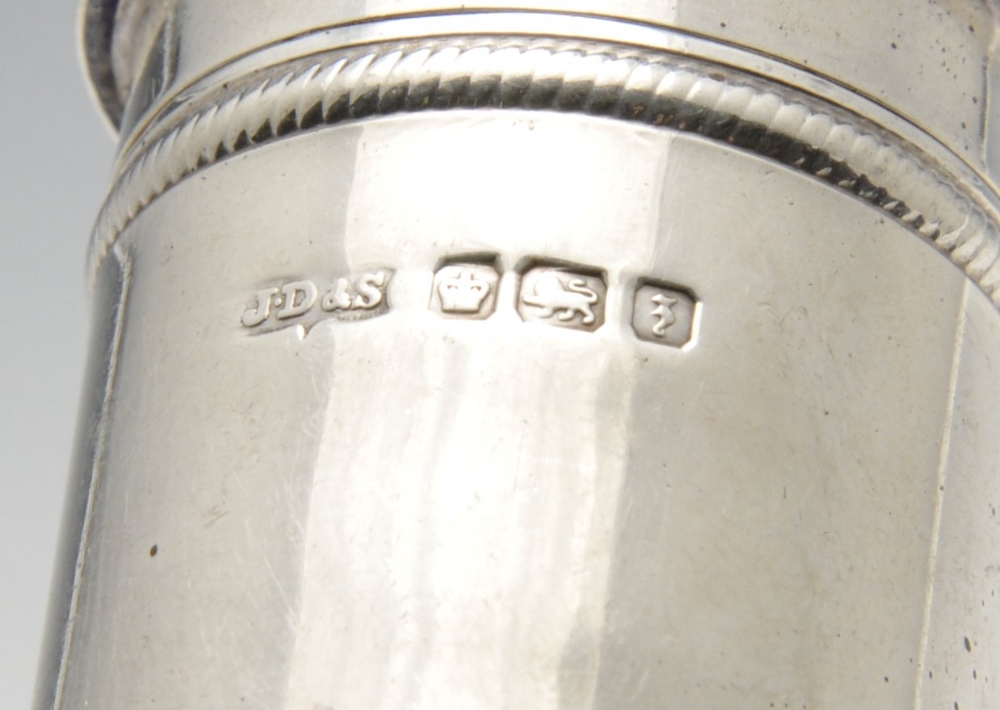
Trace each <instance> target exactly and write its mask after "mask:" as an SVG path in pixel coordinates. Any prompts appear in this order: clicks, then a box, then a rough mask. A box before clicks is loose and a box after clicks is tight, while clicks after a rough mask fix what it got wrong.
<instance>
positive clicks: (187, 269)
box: [37, 0, 1000, 710]
mask: <svg viewBox="0 0 1000 710" xmlns="http://www.w3.org/2000/svg"><path fill="white" fill-rule="evenodd" d="M690 5H691V4H690V3H673V4H670V7H669V8H668V7H667V4H666V3H635V2H620V3H603V4H602V5H601V8H600V12H601V13H602V14H603V15H606V17H599V16H596V15H595V14H594V13H595V12H596V11H597V8H595V7H593V6H592V4H588V3H587V2H582V1H581V2H578V3H562V4H558V5H556V4H553V5H552V6H549V5H545V6H542V5H539V4H537V3H524V4H522V5H521V6H519V7H511V8H507V11H502V12H501V11H493V10H490V11H483V12H468V11H460V10H461V8H457V7H453V6H440V7H439V6H432V5H418V4H415V3H414V4H412V5H411V4H406V7H404V6H403V4H400V3H393V4H391V7H389V6H388V5H387V6H382V4H380V3H377V2H373V3H339V4H335V3H301V4H299V5H298V6H297V7H296V8H295V9H289V8H288V7H287V6H285V5H281V6H280V7H279V6H278V4H276V3H267V2H255V3H243V4H241V5H240V9H239V11H236V10H235V6H234V5H233V4H231V3H227V2H222V1H221V0H220V1H218V2H201V3H193V2H186V1H185V0H178V1H177V2H176V3H175V4H173V5H171V6H169V10H168V11H167V12H165V15H164V16H163V17H161V18H160V19H155V20H154V19H149V18H153V17H154V15H151V14H143V8H144V7H146V6H147V3H144V2H142V1H141V0H134V1H133V2H131V3H126V6H129V7H126V6H122V8H118V9H117V10H115V12H117V13H118V16H119V20H120V22H122V27H128V28H131V29H129V30H128V31H129V32H131V33H133V34H134V35H135V37H134V38H133V40H132V41H131V42H129V41H126V40H122V41H123V42H124V44H121V45H116V41H112V42H111V45H110V46H109V47H108V48H107V49H106V51H105V50H100V48H97V50H95V51H96V52H97V54H98V55H100V54H101V52H104V55H102V56H106V57H107V58H108V59H107V61H108V62H110V63H111V64H112V65H113V64H114V62H115V61H118V62H119V63H122V62H124V63H125V64H126V65H128V66H131V67H133V69H134V67H137V66H144V67H145V68H144V69H143V70H142V71H141V72H139V71H137V72H136V74H135V75H134V77H133V78H127V77H125V75H124V73H123V72H117V73H115V72H113V73H114V80H113V84H114V86H115V87H116V88H115V92H117V94H116V95H120V94H121V93H125V94H126V96H125V97H124V100H122V101H121V102H120V104H113V103H112V104H109V101H108V100H107V99H106V98H105V100H104V103H105V106H106V107H108V106H109V105H112V106H114V105H117V106H118V107H119V110H121V111H123V113H122V114H121V121H120V122H121V125H122V126H124V134H123V136H122V143H121V153H120V157H119V161H118V164H117V166H116V168H115V184H114V186H113V187H112V189H111V192H110V194H109V197H108V200H107V202H106V204H105V205H104V207H103V209H102V211H101V215H100V217H99V219H98V223H97V227H96V228H95V232H94V235H93V241H92V252H91V271H92V273H93V274H94V283H95V288H96V291H95V293H96V294H97V298H96V303H95V307H96V308H97V310H98V313H100V314H101V315H102V317H101V318H99V319H98V332H97V333H96V334H95V338H94V348H95V356H94V366H93V370H92V371H93V373H94V385H93V388H92V392H91V395H90V396H89V398H88V399H87V401H86V403H85V409H84V411H85V422H87V427H86V428H85V430H84V441H85V446H84V447H83V452H84V453H83V454H81V456H80V461H79V470H78V471H77V472H76V473H75V474H74V485H75V486H78V490H79V493H78V494H77V495H76V496H75V497H71V508H70V515H69V517H68V522H67V527H66V546H65V549H66V554H67V557H68V560H67V562H66V564H65V566H64V568H63V571H64V579H63V581H62V582H61V583H60V584H59V585H57V588H56V593H55V595H54V602H53V610H54V611H53V615H52V619H53V622H52V624H53V626H52V629H53V631H52V634H51V639H50V640H51V644H50V649H49V651H48V653H47V655H46V656H45V658H44V660H43V667H42V674H41V676H40V680H39V694H38V704H37V707H38V708H39V710H42V709H45V710H49V709H50V708H59V709H64V708H76V707H99V708H107V709H109V710H117V709H119V708H121V709H124V708H147V707H148V708H154V707H155V708H178V709H179V708H202V707H204V708H213V709H214V708H238V707H261V708H271V709H275V710H276V709H279V708H280V709H282V710H330V709H332V708H337V709H338V710H341V709H346V708H357V709H362V708H363V709H365V710H368V709H370V708H386V709H389V708H496V709H497V710H499V709H501V708H504V709H508V708H509V709H513V708H526V707H530V708H551V709H553V710H554V709H556V708H593V709H595V710H596V709H601V710H612V709H613V710H618V709H619V708H662V707H668V708H691V707H704V708H733V709H744V708H745V709H747V710H750V709H751V708H761V707H763V708H767V707H779V708H780V707H789V708H804V709H806V708H808V709H809V710H813V709H821V708H822V709H825V708H830V709H833V708H836V709H840V708H871V709H872V710H876V709H877V710H885V709H887V708H891V709H897V708H898V709H900V710H902V709H904V708H905V709H907V710H910V709H914V708H927V709H928V710H929V709H930V708H936V707H960V708H982V709H987V708H993V707H995V706H996V705H997V703H998V701H1000V691H997V690H995V688H997V687H998V683H1000V639H998V638H997V636H998V627H997V614H998V613H1000V599H998V598H997V597H996V592H997V589H998V586H1000V566H998V565H997V555H998V553H997V551H996V550H997V542H998V541H1000V540H998V538H1000V519H998V518H997V512H996V509H997V506H998V505H1000V476H998V475H997V474H998V468H1000V410H998V405H1000V377H997V370H996V368H997V356H998V353H1000V312H998V307H1000V231H998V204H1000V203H998V196H997V193H996V191H995V190H994V189H993V187H992V177H991V176H992V175H994V174H995V171H996V169H997V167H998V166H997V165H996V164H995V161H993V160H991V159H990V157H989V151H988V148H989V145H990V137H991V135H990V132H989V130H988V123H989V111H990V109H989V108H988V107H986V106H985V105H986V103H987V101H986V98H987V94H986V93H978V94H976V97H977V102H978V101H979V100H982V101H983V105H980V107H979V108H978V109H976V111H969V110H968V107H967V106H966V105H965V104H964V103H962V102H959V101H957V100H956V101H950V102H941V101H936V102H934V103H933V104H932V103H931V102H925V101H924V97H923V95H922V94H921V92H920V91H903V90H902V89H901V87H900V86H899V85H898V82H897V81H896V79H898V75H897V74H894V71H902V68H901V67H900V66H898V65H896V64H895V62H896V60H895V59H894V58H892V57H893V54H892V52H894V51H895V50H893V49H892V48H884V47H883V49H882V51H881V52H880V53H879V54H878V56H879V57H880V58H881V57H883V56H884V57H885V60H884V61H883V62H882V63H881V64H879V65H878V66H877V67H875V66H872V65H871V62H866V61H864V57H862V56H860V55H859V54H858V52H857V51H846V50H845V48H844V47H843V46H842V45H841V44H840V43H838V42H834V41H833V39H832V37H833V36H835V35H836V33H837V32H839V31H840V29H842V28H844V27H852V28H855V29H856V30H857V31H858V32H859V33H860V34H859V36H858V37H853V36H852V37H851V38H850V42H851V43H857V42H858V41H861V39H865V38H871V37H877V38H878V39H879V42H881V43H882V44H886V43H890V42H891V43H895V44H896V45H897V48H896V49H899V47H909V46H910V44H909V43H911V42H913V43H916V42H918V40H919V41H921V42H922V41H923V40H926V39H928V38H936V40H937V41H938V45H939V46H945V47H948V46H952V45H953V44H954V43H956V42H958V40H957V37H958V36H959V34H958V29H961V33H962V34H961V37H962V38H963V43H961V47H962V50H963V51H964V52H967V53H968V54H967V56H968V57H974V56H979V55H982V57H983V58H986V59H988V56H989V54H990V50H989V49H988V48H989V47H991V46H992V42H993V38H994V36H995V34H996V25H995V22H994V19H993V15H992V14H991V13H992V7H991V6H989V5H986V4H983V3H977V2H965V3H959V2H943V1H942V2H940V3H928V4H927V7H923V6H921V8H920V9H919V10H914V11H913V12H912V15H911V16H908V17H907V18H906V19H905V20H900V21H899V22H900V23H901V24H900V25H899V26H900V28H903V29H905V30H906V33H905V34H904V35H902V36H900V37H896V35H895V34H893V33H891V32H889V31H888V29H887V28H886V27H885V26H884V25H883V26H879V24H878V19H879V17H881V14H882V13H883V12H885V11H886V10H885V9H884V8H890V9H891V10H892V11H894V12H895V11H896V10H898V9H899V8H896V6H895V4H894V3H887V4H884V5H883V4H880V5H879V6H877V7H876V6H872V7H870V8H868V9H867V10H864V11H855V10H851V11H846V12H845V11H843V10H842V9H838V8H834V7H832V6H830V5H822V4H819V3H817V4H816V5H815V7H812V6H810V9H811V10H812V12H811V13H800V10H799V9H793V7H792V6H791V5H790V4H788V3H778V2H761V3H756V4H754V7H755V12H756V13H757V15H758V16H759V17H760V18H764V19H767V18H769V17H774V16H776V13H778V12H779V11H782V9H783V11H784V12H786V13H788V21H789V22H791V21H792V20H796V21H797V22H798V24H795V25H790V26H789V31H787V32H785V33H784V34H781V33H778V34H775V32H774V30H773V27H772V26H771V25H769V24H766V23H765V24H766V26H765V25H761V24H759V23H758V24H757V25H753V27H756V29H751V28H750V26H749V25H744V23H746V22H749V17H750V16H749V15H748V14H746V13H749V12H750V11H749V10H748V9H743V10H738V9H736V8H734V7H730V5H731V3H729V2H725V3H713V2H700V3H698V8H697V9H696V8H694V7H692V6H690ZM89 7H90V8H91V15H92V16H93V17H99V16H100V13H98V10H100V9H102V8H103V10H104V11H105V15H104V17H105V18H107V17H113V16H114V15H115V12H110V11H111V10H112V9H113V8H111V6H110V5H102V4H101V3H93V4H91V5H90V6H89ZM149 7H151V6H149ZM794 7H795V8H802V7H805V4H800V5H795V6H794ZM928 8H932V9H930V10H929V9H928ZM224 9H228V10H229V12H230V14H229V15H227V17H228V18H229V19H230V21H229V22H222V21H221V20H220V19H219V18H220V17H221V15H215V14H213V13H219V12H222V11H223V10H224ZM251 10H254V12H251ZM430 10H435V11H440V12H439V13H438V14H435V15H429V14H427V13H428V12H429V11H430ZM466 10H468V8H467V7H466ZM109 12H110V14H108V13H109ZM95 13H96V14H95ZM556 13H564V14H562V15H557V14H556ZM739 13H743V14H739ZM949 13H951V14H949ZM390 14H392V15H399V16H393V17H389V16H387V15H390ZM404 15H405V16H404ZM938 15H940V17H939V16H938ZM126 17H127V18H132V19H130V20H127V21H126V19H123V18H126ZM946 17H950V18H952V19H946ZM143 18H147V19H145V20H144V19H143ZM234 18H235V19H234ZM720 18H721V19H720ZM726 18H729V19H726ZM109 21H110V20H107V19H104V20H100V21H97V20H95V21H94V22H91V23H89V24H88V25H87V27H88V28H89V29H88V31H89V32H91V33H93V32H94V31H95V29H94V28H95V27H101V26H103V25H101V22H105V23H106V22H109ZM95 22H96V24H95ZM352 23H353V24H352ZM710 24H711V25H712V29H711V31H709V25H710ZM654 25H655V26H654ZM557 27H560V28H561V29H558V30H556V29H555V28H557ZM792 27H794V29H795V31H794V32H793V31H790V30H791V29H792ZM435 28H436V29H435ZM838 28H840V29H838ZM862 29H863V30H864V32H861V30H862ZM724 30H731V31H732V32H733V33H734V36H735V37H738V38H741V39H740V40H739V41H734V39H733V38H732V37H730V38H728V39H724V38H723V36H722V35H723V31H724ZM124 31H125V30H123V29H120V28H118V29H116V32H124ZM831 33H833V34H831ZM111 34H112V36H113V35H114V34H115V32H112V33H111ZM153 36H155V37H158V38H160V39H158V40H157V41H155V42H152V44H149V43H147V42H146V41H145V39H142V38H148V37H153ZM893 37H895V39H893ZM209 38H211V40H209ZM167 45H169V46H167ZM852 46H853V45H852ZM806 48H807V49H808V52H809V53H808V56H807V57H802V56H801V52H802V51H803V50H804V49H806ZM855 49H857V47H855ZM98 50H100V51H98ZM909 51H911V50H910V49H905V50H904V52H903V53H904V54H905V53H906V52H909ZM977 53H978V55H977ZM132 55H134V56H132ZM129 56H132V61H131V63H130V62H128V61H125V58H128V57H129ZM910 56H912V55H910ZM956 56H957V55H956ZM963 56H966V55H963ZM114 57H118V59H114ZM807 60H808V61H807ZM820 60H822V62H821V61H820ZM100 61H104V60H95V59H94V58H93V57H92V58H91V60H90V62H91V72H92V75H95V66H98V64H99V63H100ZM814 61H815V62H817V63H820V64H822V66H821V67H819V68H816V69H815V72H816V73H812V72H813V70H814V67H813V62H814ZM925 63H926V64H927V65H928V66H929V62H925ZM987 63H988V62H987ZM949 66H950V65H949ZM985 66H986V64H983V63H982V62H979V63H975V64H973V63H971V62H970V65H969V67H968V70H967V71H965V72H958V71H957V70H955V71H956V73H958V77H957V78H955V79H954V81H952V80H951V79H949V80H948V81H947V82H945V81H943V80H942V81H941V82H940V84H939V85H938V89H939V94H938V98H939V99H940V97H941V96H942V95H945V94H946V93H947V92H958V93H961V92H962V91H964V90H966V88H967V87H968V86H973V85H975V86H978V87H979V88H980V89H983V90H984V91H985V89H986V87H985V85H983V84H982V83H981V82H982V80H983V78H984V76H985V74H984V73H983V72H984V67H985ZM916 69H917V67H914V66H911V67H910V68H909V69H908V71H909V72H911V74H907V75H906V76H909V77H910V78H911V79H914V77H916V76H917V74H916V73H913V72H915V71H916ZM876 70H877V71H876ZM123 71H124V70H123ZM936 71H937V69H934V71H933V72H932V71H931V70H930V69H927V72H926V74H927V80H928V81H937V80H936V79H934V77H935V76H937V74H935V73H934V72H936ZM95 76H96V75H95ZM130 76H131V75H130ZM154 79H155V81H154ZM914 80H915V79H914ZM100 81H101V80H100V79H99V83H98V93H100V94H102V96H104V95H108V92H107V87H108V86H111V84H107V83H105V84H101V83H100ZM102 87H103V88H102ZM122 87H124V89H123V88H122ZM963 87H966V88H963ZM941 92H944V93H941ZM950 95H952V96H957V95H958V94H950ZM977 105H979V104H978V103H977ZM973 113H975V114H976V115H978V116H979V118H978V119H977V120H978V123H975V124H969V123H966V125H965V126H964V127H963V128H962V129H957V128H955V126H953V125H952V123H951V122H952V121H953V120H954V121H958V122H961V121H962V120H965V119H968V118H969V116H971V115H972V114H973ZM970 125H971V126H972V128H969V126H970ZM962 131H965V132H966V133H962ZM969 136H972V137H973V138H974V139H973V140H969V141H966V140H965V137H969Z"/></svg>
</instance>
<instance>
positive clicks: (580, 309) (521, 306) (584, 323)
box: [517, 266, 607, 332]
mask: <svg viewBox="0 0 1000 710" xmlns="http://www.w3.org/2000/svg"><path fill="white" fill-rule="evenodd" d="M606 296H607V286H606V285H605V283H604V279H603V278H602V277H601V276H598V275H596V273H594V272H590V273H584V272H583V271H581V272H577V271H575V270H571V269H569V268H563V267H561V266H559V267H556V266H536V267H534V268H531V269H529V270H528V271H526V272H525V273H524V275H523V276H522V278H521V294H520V296H519V298H518V302H517V312H518V313H519V314H520V316H521V318H522V319H523V320H526V321H530V320H540V321H544V322H546V323H549V324H550V325H556V326H561V327H563V328H574V329H576V330H585V331H591V332H592V331H595V330H597V329H598V328H600V327H601V325H602V324H603V323H604V302H605V300H606Z"/></svg>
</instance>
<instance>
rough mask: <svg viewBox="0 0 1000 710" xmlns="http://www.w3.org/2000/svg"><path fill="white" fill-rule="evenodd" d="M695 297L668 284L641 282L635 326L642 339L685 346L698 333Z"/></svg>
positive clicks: (637, 296) (633, 321) (633, 313)
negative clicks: (696, 328) (696, 329)
mask: <svg viewBox="0 0 1000 710" xmlns="http://www.w3.org/2000/svg"><path fill="white" fill-rule="evenodd" d="M695 308H696V302H695V299H694V298H693V297H692V296H691V295H690V294H689V293H686V292H684V291H681V290H679V289H677V288H675V287H672V286H668V285H666V284H657V283H652V282H645V283H643V282H640V284H639V287H638V288H637V289H636V291H635V303H634V306H633V311H632V329H633V330H634V331H635V334H636V336H638V338H639V339H640V340H646V341H649V342H651V343H660V344H661V345H669V346H670V347H674V348H681V347H684V346H685V345H687V344H688V343H689V342H691V339H692V337H693V336H694V325H695Z"/></svg>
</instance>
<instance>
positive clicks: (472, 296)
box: [431, 263, 500, 318]
mask: <svg viewBox="0 0 1000 710" xmlns="http://www.w3.org/2000/svg"><path fill="white" fill-rule="evenodd" d="M499 281H500V276H499V274H498V273H497V271H496V269H494V268H493V267H492V266H489V265H486V264H475V263H462V264H448V265H446V266H443V267H441V268H440V269H439V270H438V272H437V274H435V276H434V298H433V299H432V304H431V305H432V307H434V308H435V309H436V310H438V311H439V312H441V313H444V314H448V315H455V316H460V317H464V318H487V317H489V316H490V315H491V314H492V313H493V310H494V308H495V307H496V291H497V286H498V284H499Z"/></svg>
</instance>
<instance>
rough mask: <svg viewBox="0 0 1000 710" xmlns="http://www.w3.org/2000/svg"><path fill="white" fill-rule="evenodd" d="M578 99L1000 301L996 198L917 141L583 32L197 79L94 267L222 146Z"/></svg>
mask: <svg viewBox="0 0 1000 710" xmlns="http://www.w3.org/2000/svg"><path fill="white" fill-rule="evenodd" d="M449 108H465V109H469V108H494V109H498V108H499V109H502V108H519V109H534V110H548V111H565V112H577V113H584V114H590V115H597V116H607V117H609V118H613V119H618V120H625V121H634V122H639V123H645V124H648V125H652V126H658V127H662V128H664V129H669V130H675V131H683V132H690V133H696V134H698V135H700V136H702V137H704V138H708V139H710V140H715V141H719V142H723V143H726V144H729V145H732V146H734V147H737V148H740V149H743V150H746V151H748V152H751V153H755V154H758V155H761V156H764V157H766V158H769V159H772V160H775V161H777V162H779V163H781V164H784V165H786V166H788V167H790V168H792V169H795V170H798V171H801V172H804V173H807V174H809V175H812V176H814V177H815V178H818V179H820V180H823V181H825V182H827V183H829V184H831V185H833V186H835V187H836V188H838V189H840V190H842V191H844V192H845V193H848V194H851V195H853V196H855V197H856V198H858V199H861V200H863V201H865V202H867V203H869V204H871V205H872V206H874V207H877V208H879V209H881V210H883V211H884V212H885V213H886V214H887V215H889V216H891V217H892V218H894V219H896V220H898V221H899V222H900V223H902V224H904V225H905V226H907V227H908V228H909V229H910V230H912V231H913V232H915V233H916V234H918V235H919V236H920V237H921V238H923V239H925V240H927V241H929V242H931V243H932V244H933V245H934V246H936V247H937V249H938V250H940V251H941V252H943V253H945V254H946V255H947V256H948V257H949V258H950V259H951V260H952V261H953V262H954V263H955V264H957V265H958V266H959V267H961V268H962V269H963V270H964V271H965V273H966V274H967V275H968V276H969V277H970V278H971V279H972V280H973V281H974V282H975V283H976V284H977V285H978V286H979V288H980V289H982V290H983V291H984V292H985V293H986V294H987V296H989V297H990V299H991V300H992V301H993V303H994V304H995V305H996V306H998V307H1000V229H998V227H997V221H998V215H997V210H996V209H995V208H994V206H993V205H992V204H991V203H990V201H989V199H988V198H987V197H986V196H985V195H983V194H981V193H980V192H978V191H977V190H976V189H975V187H973V186H971V185H968V184H963V187H962V188H961V189H959V188H956V187H954V185H955V184H961V183H962V181H961V180H958V179H956V178H955V176H953V175H951V174H950V171H949V170H948V169H946V168H944V167H943V165H941V164H940V163H939V162H937V161H935V160H934V158H933V157H932V156H930V155H928V154H926V153H925V154H923V155H922V156H917V157H915V155H914V154H915V153H916V149H915V146H912V145H910V144H908V143H907V142H906V141H905V140H903V139H902V138H900V137H899V136H896V135H894V134H891V133H889V132H887V131H886V130H884V129H882V128H879V127H878V126H876V125H874V124H873V123H871V122H869V121H867V120H866V119H863V118H861V117H859V116H856V115H854V114H851V113H848V112H847V111H845V110H842V109H840V108H837V107H834V106H832V105H830V104H827V103H825V102H823V101H822V100H821V99H818V98H813V97H810V96H808V95H806V94H804V93H800V92H796V91H794V90H793V89H790V88H787V87H784V86H782V85H779V84H776V83H771V82H767V81H765V80H763V79H761V78H759V77H755V76H751V75H749V74H745V73H742V72H738V71H736V70H733V69H730V68H727V67H721V66H718V65H713V64H708V63H706V62H699V61H695V60H691V59H686V58H679V57H675V56H672V55H670V54H666V53H663V52H653V51H647V50H640V49H634V48H630V47H626V46H620V45H611V44H604V43H598V42H590V41H564V40H550V39H525V38H496V37H452V38H445V39H425V40H415V41H411V42H405V43H390V44H381V45H377V46H370V47H362V48H353V49H346V50H337V51H330V52H327V53H322V54H317V55H313V56H310V57H307V58H304V59H299V60H296V61H293V62H288V63H284V64H280V65H276V66H272V67H270V68H268V69H265V70H262V71H260V72H256V73H254V74H252V75H249V76H247V77H244V78H243V79H242V80H240V81H237V82H230V83H228V84H226V85H224V86H219V87H216V88H215V89H214V90H210V91H206V92H204V93H202V94H201V95H200V96H198V98H197V99H196V100H192V101H191V103H190V104H189V105H188V106H185V107H182V108H181V109H178V110H177V113H176V115H174V116H168V117H165V118H164V119H163V120H162V121H160V122H159V123H158V124H157V127H156V128H154V129H152V132H150V133H149V134H147V135H145V136H143V137H142V138H141V139H140V140H139V141H138V142H137V143H136V144H135V146H136V147H135V149H134V151H133V152H132V154H130V155H128V156H126V157H125V160H124V162H123V167H122V169H121V172H120V174H119V179H118V180H117V181H116V182H117V186H116V187H115V188H114V190H113V191H112V192H111V194H110V195H109V197H108V199H107V201H106V202H105V205H104V207H103V208H102V210H101V213H100V216H99V217H98V220H97V224H96V226H95V230H94V234H93V237H92V248H91V257H90V258H91V268H92V271H93V272H95V273H96V269H97V267H98V266H99V264H100V262H101V260H102V259H104V257H105V256H106V254H107V253H108V251H109V249H110V248H111V247H112V245H114V243H115V242H116V240H117V238H118V236H119V235H120V234H121V232H122V231H123V230H124V229H125V228H126V227H127V226H128V225H129V224H130V223H131V222H132V221H133V220H134V219H135V218H136V216H137V215H138V214H139V213H140V212H142V210H143V209H145V208H146V207H147V206H148V205H149V204H150V203H151V202H152V201H154V200H155V199H156V198H157V197H158V196H159V195H162V194H163V193H164V192H166V191H167V190H169V189H170V188H171V187H173V186H175V185H177V184H178V183H180V182H181V181H183V180H184V179H185V178H187V177H189V176H191V175H192V174H194V173H196V172H198V171H199V170H201V169H202V168H204V167H206V166H208V165H211V164H213V163H215V162H218V161H220V160H223V159H225V158H226V157H227V156H230V155H232V154H234V153H238V152H240V151H242V150H245V149H249V148H252V147H254V146H257V145H261V144H265V143H269V142H272V141H274V140H278V139H280V138H281V137H283V136H287V135H290V134H294V133H298V132H301V131H304V130H308V129H310V128H314V127H318V126H322V125H330V124H334V123H339V122H342V121H346V120H356V119H362V118H367V117H374V116H381V115H387V114H392V113H399V112H413V111H421V110H443V109H449Z"/></svg>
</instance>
